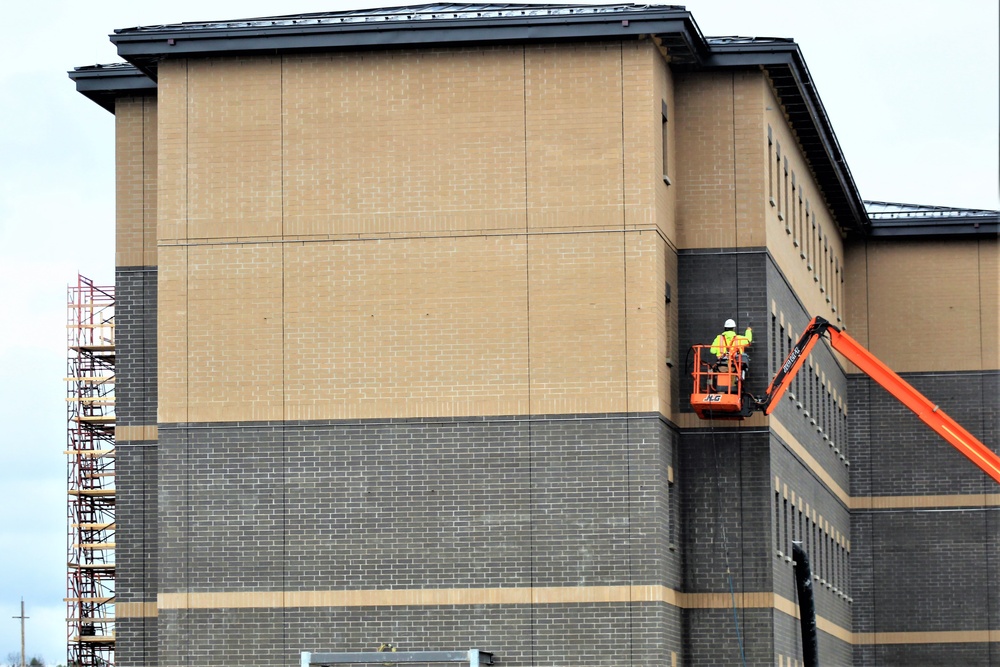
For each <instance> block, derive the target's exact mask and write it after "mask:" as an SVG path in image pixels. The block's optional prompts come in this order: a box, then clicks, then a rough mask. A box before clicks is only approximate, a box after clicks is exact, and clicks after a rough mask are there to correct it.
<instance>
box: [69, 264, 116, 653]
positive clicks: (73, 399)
mask: <svg viewBox="0 0 1000 667" xmlns="http://www.w3.org/2000/svg"><path fill="white" fill-rule="evenodd" d="M67 301H68V303H67V311H68V313H67V326H66V331H67V341H68V342H67V355H66V359H67V361H66V369H67V373H66V375H67V377H66V384H67V390H66V404H67V451H66V456H67V491H68V494H67V495H68V502H67V512H66V525H67V533H68V537H67V554H68V558H67V575H66V582H67V583H66V590H67V595H66V623H67V640H66V657H67V663H66V664H67V665H70V666H71V667H105V666H107V665H113V664H114V656H115V612H114V609H115V607H114V603H115V555H114V554H115V552H114V549H115V336H114V331H115V329H114V327H115V324H114V321H115V314H114V313H115V290H114V287H101V286H97V285H95V284H94V283H93V281H91V280H89V279H88V278H85V277H83V276H77V281H76V285H70V287H69V291H68V299H67Z"/></svg>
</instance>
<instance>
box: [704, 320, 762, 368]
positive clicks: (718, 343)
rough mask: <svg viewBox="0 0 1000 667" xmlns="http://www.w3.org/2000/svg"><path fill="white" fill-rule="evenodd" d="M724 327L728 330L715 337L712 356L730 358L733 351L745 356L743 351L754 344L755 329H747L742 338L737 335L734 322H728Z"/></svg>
mask: <svg viewBox="0 0 1000 667" xmlns="http://www.w3.org/2000/svg"><path fill="white" fill-rule="evenodd" d="M723 326H725V327H726V330H725V331H723V332H722V333H720V334H719V335H718V336H716V337H715V342H713V343H712V354H714V355H715V356H717V357H719V358H720V359H722V358H724V357H728V356H729V352H730V350H731V349H732V351H733V352H735V353H737V354H743V350H744V349H746V347H747V346H748V345H750V343H752V342H753V329H751V328H750V327H747V330H746V332H744V334H743V335H742V336H740V335H739V334H737V333H736V322H735V321H734V320H732V319H729V320H726V323H725V324H724V325H723Z"/></svg>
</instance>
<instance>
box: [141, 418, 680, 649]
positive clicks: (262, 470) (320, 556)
mask: <svg viewBox="0 0 1000 667" xmlns="http://www.w3.org/2000/svg"><path fill="white" fill-rule="evenodd" d="M675 441H676V436H675V435H674V432H673V431H672V430H671V429H670V428H668V427H667V425H666V424H665V423H664V422H663V421H662V420H661V419H660V418H659V417H658V416H656V415H633V416H631V417H626V416H624V415H596V416H595V415H588V416H579V417H577V416H561V417H558V416H550V417H539V418H532V419H515V418H471V419H426V420H419V419H414V420H388V421H382V422H319V423H317V422H309V423H284V424H282V423H272V424H197V425H183V424H181V425H174V424H164V425H161V428H160V442H159V452H160V458H159V473H160V474H159V498H158V502H159V534H160V542H159V543H160V552H159V553H160V567H159V590H160V592H163V593H171V592H183V591H190V592H198V591H240V592H248V591H254V590H268V591H273V590H330V589H368V588H378V589H383V588H452V587H457V588H461V587H522V588H527V587H530V586H605V585H607V586H623V585H628V584H629V583H633V584H664V585H668V586H674V587H676V586H678V585H679V582H680V555H679V553H678V552H677V551H675V550H671V549H670V541H671V539H672V537H671V526H670V517H671V511H670V505H671V503H675V504H676V503H679V500H678V499H677V498H676V493H675V492H674V493H672V492H671V488H670V485H669V484H668V483H667V467H668V466H669V465H672V463H671V462H672V460H673V458H674V452H673V448H674V446H675V445H674V443H675ZM675 516H676V510H675ZM674 530H675V531H676V527H674ZM674 537H676V536H674ZM638 606H639V605H632V606H631V610H630V606H629V605H627V604H622V605H578V607H579V609H577V610H575V611H574V612H573V615H571V616H565V615H563V614H564V612H563V611H560V609H562V607H561V606H559V605H555V606H553V605H539V606H537V607H535V608H533V609H529V610H528V611H530V615H529V618H528V620H527V621H523V620H522V621H519V623H527V631H528V632H533V633H536V634H539V635H540V636H544V638H542V639H539V640H538V641H537V642H536V644H535V648H534V651H535V653H534V655H535V662H534V664H566V663H565V662H563V660H564V659H565V654H566V653H570V654H573V653H574V652H575V653H576V654H579V655H580V656H581V658H580V659H581V660H583V661H584V662H583V663H582V664H608V665H612V664H621V663H620V662H619V660H620V656H621V654H622V651H625V652H627V651H629V650H632V651H635V652H642V653H644V654H654V653H657V651H659V650H661V649H663V647H665V646H668V645H671V646H672V648H670V650H673V651H679V650H680V646H679V643H678V642H679V625H678V624H677V623H674V624H672V625H669V626H668V625H664V624H663V623H662V622H661V621H662V619H663V618H671V617H672V618H677V617H678V616H679V612H677V610H673V611H670V610H658V611H656V614H657V616H656V618H657V619H661V620H650V619H647V618H645V617H644V616H643V614H645V613H646V612H642V613H638V612H637V611H636V609H637V608H638ZM650 606H651V608H655V607H663V606H664V605H655V604H652V605H650ZM390 611H391V612H392V613H389V612H387V615H386V618H390V617H394V614H395V611H396V610H390ZM482 611H483V613H484V614H485V615H486V618H487V619H488V618H490V617H492V616H494V615H497V617H498V618H503V617H504V616H505V615H507V614H508V610H507V608H506V607H502V608H498V607H485V608H483V610H482ZM279 613H280V610H277V611H274V610H267V611H265V612H263V613H261V614H260V615H259V616H255V615H248V612H236V611H235V610H225V611H224V612H220V617H219V618H218V619H215V618H210V619H206V618H202V617H201V616H198V614H201V612H194V611H184V612H178V611H170V610H164V611H163V612H161V624H160V637H159V640H160V646H161V649H162V652H161V659H162V661H164V662H162V663H161V664H165V665H166V664H181V663H184V662H185V661H193V663H192V664H208V663H205V662H202V658H205V656H206V655H209V654H210V652H211V651H213V650H216V649H214V648H212V647H211V646H210V644H211V637H217V636H218V635H219V634H220V633H221V634H226V635H228V638H226V639H225V640H222V639H220V640H219V641H225V642H229V643H231V644H232V643H234V642H239V641H241V640H240V637H242V642H247V641H249V639H248V638H249V637H250V636H251V635H252V636H255V637H256V636H257V635H258V634H259V636H260V638H259V639H256V640H255V641H259V642H261V643H262V644H261V646H260V647H259V648H255V649H253V650H254V651H257V653H255V654H254V656H255V657H253V660H258V661H264V662H269V663H270V662H271V661H272V660H273V659H276V658H275V656H276V655H278V653H280V652H281V650H280V649H281V647H283V646H285V644H283V643H281V642H283V641H284V640H283V639H282V640H281V641H278V639H276V638H277V637H279V636H283V635H280V633H282V632H285V631H286V630H287V628H286V627H285V626H283V625H282V626H280V627H279V625H273V627H272V625H271V621H269V620H268V619H269V618H272V617H274V618H275V619H276V618H277V617H275V616H274V615H275V614H279ZM288 613H291V612H288ZM320 613H322V614H332V612H331V611H330V610H325V611H322V612H320V611H315V610H313V611H303V614H306V615H308V614H320ZM371 613H373V612H372V611H371V610H360V611H359V610H345V611H344V614H346V617H348V618H351V619H353V618H355V617H360V616H365V615H369V614H371ZM477 613H478V612H477ZM241 614H242V616H241ZM449 615H452V616H457V618H459V620H460V621H461V622H463V623H465V622H468V619H467V617H468V616H469V610H465V611H461V610H455V609H445V608H442V609H433V610H428V609H422V610H420V611H419V616H421V617H423V618H425V622H424V623H423V628H422V629H420V630H419V631H417V630H414V631H413V632H411V633H409V635H408V636H409V639H408V640H407V641H408V642H411V643H416V642H427V641H429V639H428V637H432V636H435V635H434V634H433V633H436V632H438V630H437V628H439V627H441V628H448V627H449V626H448V623H449V622H450V621H447V619H448V618H449ZM550 616H551V618H550ZM439 617H440V618H441V619H443V620H438V619H439ZM587 617H591V618H592V620H587V621H584V620H581V619H586V618H587ZM239 618H243V619H244V620H243V621H240V620H233V619H239ZM333 618H340V617H339V616H336V615H335V614H334V615H333ZM379 618H382V617H381V616H379ZM192 619H197V620H192ZM251 619H252V620H251ZM337 622H338V623H339V622H340V621H337ZM345 622H347V621H345ZM354 622H355V621H353V620H351V621H350V622H349V623H351V624H353V623H354ZM381 622H383V621H372V622H366V623H368V624H367V625H365V626H363V627H368V628H370V627H371V625H372V624H373V623H375V624H377V623H381ZM226 623H233V624H235V625H233V626H232V627H229V626H226V627H225V628H224V629H220V630H215V629H213V628H216V626H217V625H218V624H223V625H225V624H226ZM241 623H246V624H248V627H242V626H241V625H240V624H241ZM274 623H275V624H277V623H278V621H277V620H274ZM484 623H486V626H484V628H485V631H487V635H488V636H491V637H504V636H505V635H504V632H502V631H501V630H502V628H500V629H494V628H493V626H492V621H489V620H487V621H484ZM251 631H252V632H251ZM258 631H259V632H258ZM329 631H330V632H331V633H333V634H334V636H338V635H339V634H340V633H349V632H350V631H351V630H350V627H341V626H336V627H332V628H329ZM441 632H443V633H444V635H446V636H455V635H456V632H457V634H458V636H461V634H462V633H461V632H458V631H457V630H456V629H454V628H453V629H450V630H447V631H445V630H441ZM463 632H468V630H464V631H463ZM414 633H415V634H414ZM421 633H423V634H421ZM630 636H632V637H633V639H631V640H630V639H629V637H630ZM182 638H185V639H186V640H187V641H188V645H185V646H180V645H176V644H177V643H178V642H181V641H182ZM272 641H273V642H277V643H273V644H270V647H268V643H269V642H272ZM504 641H506V642H507V644H505V646H512V645H517V644H518V641H517V639H516V637H515V636H511V637H507V638H506V639H505V640H504ZM377 644H378V642H377V641H376V642H375V645H376V646H377ZM275 647H277V648H275ZM630 647H631V648H630ZM317 650H319V649H317ZM345 650H347V649H345ZM351 650H358V649H356V648H354V649H351ZM511 650H513V649H511ZM522 650H525V649H524V648H523V647H520V648H518V649H517V651H522ZM205 651H207V652H209V653H204V652H205ZM269 651H270V652H269ZM274 651H277V652H278V653H275V652H274ZM517 651H514V652H512V653H511V655H513V656H516V655H519V653H517ZM205 659H209V658H205ZM511 664H518V663H517V662H516V660H515V662H513V663H511ZM521 664H525V663H521Z"/></svg>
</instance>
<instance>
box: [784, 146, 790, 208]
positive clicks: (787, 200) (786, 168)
mask: <svg viewBox="0 0 1000 667" xmlns="http://www.w3.org/2000/svg"><path fill="white" fill-rule="evenodd" d="M784 181H785V188H784V190H785V215H786V216H787V215H788V202H789V199H788V156H787V155H786V156H785V174H784Z"/></svg>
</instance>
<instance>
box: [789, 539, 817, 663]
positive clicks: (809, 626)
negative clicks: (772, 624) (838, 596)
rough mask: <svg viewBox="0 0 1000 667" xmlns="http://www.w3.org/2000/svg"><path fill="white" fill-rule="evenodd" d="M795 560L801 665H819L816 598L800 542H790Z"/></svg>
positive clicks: (810, 573) (807, 559)
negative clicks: (800, 634) (800, 627)
mask: <svg viewBox="0 0 1000 667" xmlns="http://www.w3.org/2000/svg"><path fill="white" fill-rule="evenodd" d="M792 559H793V560H794V561H795V590H797V591H798V593H799V622H800V623H801V625H802V667H819V646H818V644H819V638H818V636H817V634H816V600H815V598H814V597H813V581H812V579H813V578H812V570H811V569H810V568H809V554H807V553H806V550H805V549H803V548H802V543H801V542H792Z"/></svg>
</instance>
